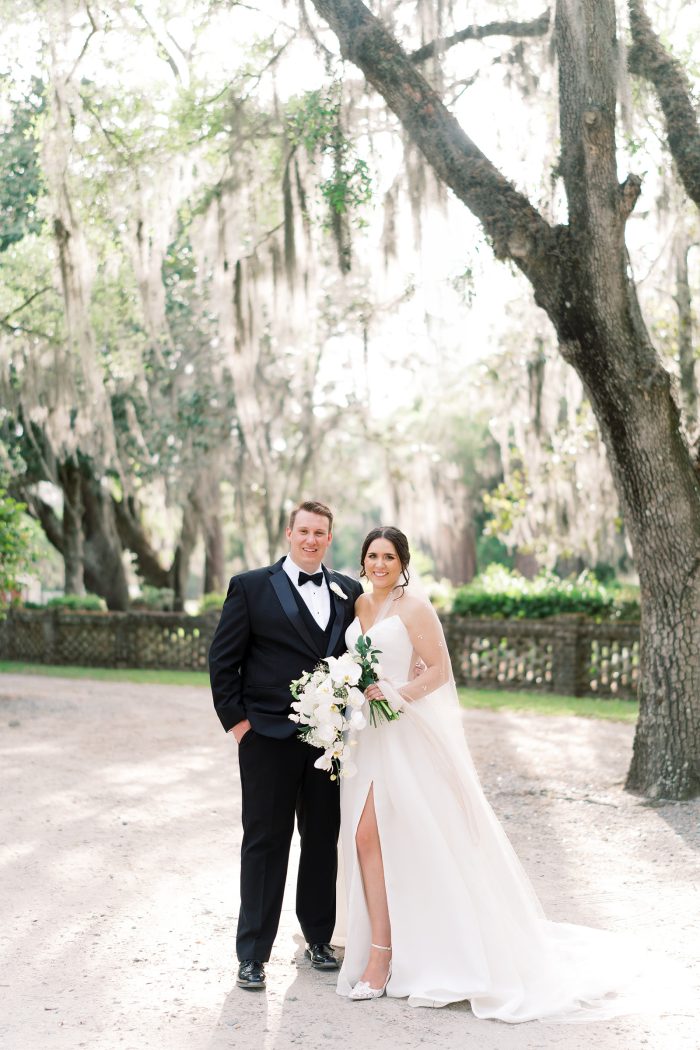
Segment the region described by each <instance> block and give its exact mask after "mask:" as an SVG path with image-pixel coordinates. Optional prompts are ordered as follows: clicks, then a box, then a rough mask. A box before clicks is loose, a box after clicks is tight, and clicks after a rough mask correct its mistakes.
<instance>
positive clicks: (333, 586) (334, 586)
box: [329, 580, 348, 601]
mask: <svg viewBox="0 0 700 1050" xmlns="http://www.w3.org/2000/svg"><path fill="white" fill-rule="evenodd" d="M329 587H330V589H331V590H332V591H333V594H337V595H338V597H339V598H342V599H343V601H346V600H347V597H348V596H347V594H346V593H345V591H344V590H343V588H342V587H341V586H340V585H339V584H337V583H336V582H335V580H333V581H332V582H331V583H330V584H329Z"/></svg>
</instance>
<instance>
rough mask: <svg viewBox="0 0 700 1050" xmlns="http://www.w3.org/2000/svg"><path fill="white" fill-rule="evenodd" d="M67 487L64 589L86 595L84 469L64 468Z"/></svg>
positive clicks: (63, 535) (63, 530)
mask: <svg viewBox="0 0 700 1050" xmlns="http://www.w3.org/2000/svg"><path fill="white" fill-rule="evenodd" d="M59 473H60V479H61V485H62V488H63V518H62V521H61V553H62V555H63V568H64V590H65V592H66V594H85V581H84V576H83V556H84V550H83V498H82V486H81V482H80V469H79V467H78V466H77V465H76V464H74V463H72V462H68V463H64V464H63V466H62V467H61V468H60V472H59Z"/></svg>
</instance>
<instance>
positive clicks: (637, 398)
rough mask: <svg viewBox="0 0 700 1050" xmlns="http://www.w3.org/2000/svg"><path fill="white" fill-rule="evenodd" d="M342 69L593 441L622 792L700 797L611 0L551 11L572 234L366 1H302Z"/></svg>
mask: <svg viewBox="0 0 700 1050" xmlns="http://www.w3.org/2000/svg"><path fill="white" fill-rule="evenodd" d="M313 2H314V6H315V7H316V9H317V10H318V12H319V14H321V16H322V17H324V18H325V19H326V20H327V22H328V23H329V25H330V26H331V28H332V29H333V30H334V32H335V33H336V35H337V37H338V40H339V43H340V48H341V52H342V54H343V56H344V57H345V58H346V59H349V60H350V61H352V62H354V63H355V64H356V65H357V66H359V68H360V69H361V70H362V72H363V73H364V74H365V76H366V78H367V80H368V81H369V82H370V83H371V84H372V85H373V86H374V87H375V88H376V89H377V91H379V93H380V94H381V95H382V96H383V97H384V99H385V100H386V102H387V104H388V105H389V106H390V108H391V109H392V110H393V111H394V112H395V113H396V115H397V116H398V117H399V119H400V120H401V122H402V123H403V125H404V127H405V128H406V130H407V131H408V133H409V135H410V136H411V137H412V138H413V140H414V141H415V143H416V144H417V145H418V147H419V148H420V149H421V151H422V152H423V154H424V156H425V157H426V159H427V161H428V163H429V164H430V165H431V166H432V167H433V169H434V171H435V172H436V174H437V175H438V177H439V178H441V179H442V180H443V181H444V182H445V183H446V184H447V185H448V186H449V187H450V188H451V189H452V190H453V192H454V193H455V194H456V196H457V197H458V198H459V199H460V200H462V201H463V202H464V203H465V204H466V205H467V207H468V208H469V209H470V210H471V211H472V212H473V213H474V214H475V215H476V216H477V217H478V218H479V219H480V220H481V222H482V224H483V226H484V229H485V231H486V233H487V234H488V235H489V236H490V237H491V239H492V242H493V247H494V251H495V253H496V255H497V257H499V258H509V259H511V260H512V261H513V262H514V263H515V264H516V265H517V266H518V267H519V268H520V269H521V270H522V271H523V273H524V274H525V275H526V276H527V278H528V279H529V280H530V282H531V284H532V287H533V291H534V294H535V300H536V302H537V303H538V305H539V306H541V307H542V308H543V309H544V310H546V312H547V314H548V316H549V318H550V320H551V322H552V324H553V325H554V327H555V329H556V332H557V335H558V339H559V345H560V349H561V352H562V354H563V355H564V357H565V359H566V360H567V361H568V362H569V363H570V364H571V365H573V367H574V368H575V369H576V371H577V373H578V375H579V376H580V378H581V380H582V382H583V384H584V387H585V389H586V393H587V395H588V397H589V399H590V401H591V405H592V407H593V410H594V412H595V415H596V418H597V420H598V423H599V426H600V429H601V432H602V436H603V440H604V441H605V444H606V447H607V450H608V454H609V458H610V463H611V468H612V472H613V477H614V480H615V484H616V488H617V491H618V493H619V495H620V499H621V503H622V507H623V509H624V514H625V521H626V524H627V526H628V528H629V532H630V537H631V540H632V544H633V547H634V552H635V560H636V564H637V568H638V571H639V575H640V582H641V592H642V608H643V622H642V630H643V648H642V657H641V661H642V668H641V671H642V674H641V686H640V717H639V722H638V726H637V733H636V738H635V746H634V756H633V761H632V766H631V768H630V772H629V777H628V787H629V788H630V789H632V790H638V791H640V792H643V793H645V794H647V795H649V796H650V797H659V796H663V797H669V798H687V797H690V796H693V795H696V794H698V793H700V617H699V616H698V610H699V609H700V484H699V483H698V479H697V477H696V475H695V473H694V471H693V466H692V462H691V458H690V454H689V451H688V448H687V446H686V444H685V443H684V439H683V436H682V434H681V430H680V419H679V413H678V408H677V406H676V404H675V402H674V400H673V396H672V392H671V382H670V377H669V375H668V374H667V373H666V371H665V370H664V369H663V367H662V365H661V362H660V359H659V357H658V355H657V353H656V351H655V350H654V348H653V346H652V344H651V341H650V339H649V336H648V334H647V331H646V328H645V326H644V322H643V320H642V316H641V311H640V309H639V304H638V302H637V297H636V291H635V288H634V284H633V283H632V281H631V279H630V277H629V275H628V261H627V253H626V248H625V239H624V228H625V221H626V219H627V217H628V215H629V214H630V212H631V210H632V208H633V207H634V203H635V201H636V199H637V196H638V195H639V192H640V185H641V183H640V180H639V179H638V178H636V177H635V176H628V177H627V179H626V180H625V182H624V183H623V184H622V185H620V184H619V182H618V176H617V172H616V165H615V106H616V66H617V61H618V57H619V56H618V53H617V44H616V37H615V11H614V3H613V0H559V2H558V3H557V8H556V19H555V39H556V45H557V52H558V58H559V71H560V72H559V86H560V123H561V139H562V150H561V165H560V167H561V171H562V174H563V178H564V184H565V189H566V194H567V199H568V204H569V224H568V225H567V226H562V227H551V226H550V225H549V224H548V223H547V222H546V221H545V220H544V219H543V218H542V217H541V216H540V215H539V213H538V212H537V211H536V209H535V208H534V207H533V206H532V205H531V203H530V202H529V201H528V200H527V198H526V197H524V196H523V195H522V194H521V193H519V192H518V191H517V190H516V189H515V188H514V187H513V186H512V184H511V183H510V182H509V181H508V180H507V179H506V178H504V176H503V175H502V174H501V173H500V172H499V171H498V170H497V169H496V168H495V167H494V165H493V164H492V163H491V162H490V161H489V160H488V158H487V157H485V156H484V154H483V153H482V152H481V151H480V150H479V149H478V148H477V147H476V146H475V145H474V143H473V142H472V141H471V140H470V139H469V138H468V137H467V135H466V134H465V133H464V131H463V130H462V128H461V127H460V126H459V124H458V123H457V121H456V120H455V118H454V117H453V116H452V115H451V114H450V113H449V112H448V110H447V109H446V108H445V106H444V105H443V103H442V101H441V99H440V98H439V97H438V96H437V94H436V93H435V92H434V91H433V90H432V89H431V87H430V85H429V84H428V83H427V82H426V81H425V80H424V78H423V77H422V76H421V75H420V73H419V72H418V71H417V70H416V68H415V64H414V63H413V62H412V61H411V59H410V58H409V57H408V56H407V55H406V53H405V52H404V51H403V50H402V49H401V47H400V45H399V44H398V43H397V41H396V40H395V39H394V38H393V37H392V36H391V34H390V33H389V32H388V30H387V29H386V27H385V26H384V25H383V24H382V23H381V22H380V21H379V20H378V19H377V18H375V17H374V15H373V14H372V13H371V12H370V11H369V10H368V8H367V7H366V6H365V5H364V4H363V3H362V0H313Z"/></svg>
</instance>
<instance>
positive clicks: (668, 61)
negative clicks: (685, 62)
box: [627, 0, 700, 208]
mask: <svg viewBox="0 0 700 1050" xmlns="http://www.w3.org/2000/svg"><path fill="white" fill-rule="evenodd" d="M628 6H629V13H630V30H631V32H632V41H633V44H632V47H631V48H630V51H629V55H628V60H627V61H628V65H629V68H630V70H631V71H632V73H636V74H637V75H638V76H640V77H643V78H644V79H645V80H648V81H649V82H650V83H651V84H653V86H654V90H655V91H656V96H657V98H658V100H659V105H660V106H661V109H662V111H663V115H664V120H665V122H666V135H667V138H668V147H669V149H670V151H671V154H672V156H673V159H674V160H675V162H676V167H677V168H678V175H679V177H680V180H681V182H682V183H683V186H684V188H685V191H686V193H687V194H688V196H689V197H690V199H691V200H692V201H694V202H695V204H697V206H698V208H700V126H698V118H697V115H696V113H695V109H694V107H693V103H692V94H691V91H690V85H689V83H688V78H687V76H686V75H685V70H684V69H683V66H682V65H681V63H680V62H679V61H678V59H677V58H674V57H673V55H672V54H670V52H669V51H667V50H666V48H665V47H664V45H663V44H662V43H661V41H660V40H659V38H658V36H657V35H656V33H655V32H654V30H653V28H652V25H651V22H650V20H649V17H648V15H647V13H646V11H645V9H644V4H643V2H642V0H629V5H628Z"/></svg>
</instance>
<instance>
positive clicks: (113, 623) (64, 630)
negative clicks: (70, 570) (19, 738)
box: [0, 609, 219, 671]
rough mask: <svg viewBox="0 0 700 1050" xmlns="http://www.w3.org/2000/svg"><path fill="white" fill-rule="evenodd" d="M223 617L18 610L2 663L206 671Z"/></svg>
mask: <svg viewBox="0 0 700 1050" xmlns="http://www.w3.org/2000/svg"><path fill="white" fill-rule="evenodd" d="M218 622H219V613H218V612H213V613H207V614H206V615H205V616H187V615H185V614H183V613H165V612H124V613H118V612H110V613H107V612H104V613H100V612H73V611H69V610H67V609H12V610H10V613H9V614H8V617H7V619H6V620H5V622H4V623H2V624H0V659H3V660H20V661H24V662H27V663H38V664H70V665H73V666H76V667H155V668H161V669H167V670H178V671H205V670H206V669H207V653H208V652H209V646H210V645H211V640H212V638H213V636H214V631H215V630H216V625H217V623H218Z"/></svg>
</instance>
